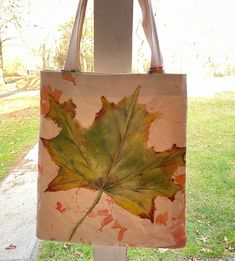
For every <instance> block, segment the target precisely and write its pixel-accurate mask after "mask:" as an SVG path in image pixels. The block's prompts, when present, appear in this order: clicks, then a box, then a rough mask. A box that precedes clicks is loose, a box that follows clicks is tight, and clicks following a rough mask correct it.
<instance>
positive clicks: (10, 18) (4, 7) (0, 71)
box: [0, 0, 21, 84]
mask: <svg viewBox="0 0 235 261" xmlns="http://www.w3.org/2000/svg"><path fill="white" fill-rule="evenodd" d="M20 9H21V6H20V0H1V1H0V10H1V13H0V84H1V83H6V81H5V77H4V56H3V53H4V52H3V47H4V44H5V43H6V42H7V41H9V40H11V39H13V37H14V34H16V31H17V30H16V29H19V28H20V20H21V15H20Z"/></svg>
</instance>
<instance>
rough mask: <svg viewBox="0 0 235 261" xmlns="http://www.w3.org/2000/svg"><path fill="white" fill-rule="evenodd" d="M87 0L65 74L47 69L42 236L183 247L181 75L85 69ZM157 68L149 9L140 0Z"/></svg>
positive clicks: (144, 0) (183, 95) (39, 225)
mask: <svg viewBox="0 0 235 261" xmlns="http://www.w3.org/2000/svg"><path fill="white" fill-rule="evenodd" d="M86 2H87V1H86V0H80V3H79V7H78V11H77V15H76V19H75V23H74V28H73V32H72V37H71V41H70V47H69V51H68V56H67V60H66V65H65V71H61V72H59V71H43V72H42V73H41V128H40V140H39V177H38V213H37V236H38V237H39V238H40V239H46V240H58V241H67V242H80V243H86V244H97V245H119V246H138V247H155V248H159V247H161V248H163V247H166V248H178V247H183V246H184V245H185V242H186V236H185V146H186V144H185V143H186V107H187V106H186V84H185V75H179V74H178V75H176V74H163V73H162V74H105V73H104V74H96V73H85V72H80V59H79V56H80V54H79V52H80V40H81V33H82V26H83V21H84V15H85V9H86ZM139 2H140V5H141V8H142V12H143V26H144V30H145V33H146V37H147V39H148V42H149V45H150V47H151V51H152V56H151V68H152V70H154V68H155V69H157V70H161V66H162V60H161V54H160V50H159V45H158V39H157V31H156V27H155V22H154V17H153V12H152V9H151V8H152V7H151V3H150V1H148V0H139Z"/></svg>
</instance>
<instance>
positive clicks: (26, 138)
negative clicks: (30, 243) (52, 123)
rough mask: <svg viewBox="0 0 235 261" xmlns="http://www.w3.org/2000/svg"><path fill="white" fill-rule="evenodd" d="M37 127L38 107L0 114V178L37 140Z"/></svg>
mask: <svg viewBox="0 0 235 261" xmlns="http://www.w3.org/2000/svg"><path fill="white" fill-rule="evenodd" d="M0 105H2V103H0ZM38 127H39V115H38V108H35V107H34V108H25V109H23V110H18V111H16V112H8V113H2V114H0V133H1V135H0V180H1V179H3V178H4V177H5V176H6V175H7V174H8V172H9V170H10V169H11V168H12V166H13V165H14V164H15V163H16V161H17V160H19V158H21V157H22V156H23V155H24V154H25V153H26V152H27V151H28V149H29V148H30V147H32V146H33V145H34V144H35V143H36V142H37V138H38Z"/></svg>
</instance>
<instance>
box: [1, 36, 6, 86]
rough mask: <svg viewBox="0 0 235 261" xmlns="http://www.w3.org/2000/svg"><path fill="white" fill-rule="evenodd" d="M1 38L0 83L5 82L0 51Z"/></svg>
mask: <svg viewBox="0 0 235 261" xmlns="http://www.w3.org/2000/svg"><path fill="white" fill-rule="evenodd" d="M2 43H3V41H2V39H0V84H6V80H5V76H4V63H3V51H2Z"/></svg>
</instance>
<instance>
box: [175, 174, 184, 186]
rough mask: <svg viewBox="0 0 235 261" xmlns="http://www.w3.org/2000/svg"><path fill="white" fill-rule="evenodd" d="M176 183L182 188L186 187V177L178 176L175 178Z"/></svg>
mask: <svg viewBox="0 0 235 261" xmlns="http://www.w3.org/2000/svg"><path fill="white" fill-rule="evenodd" d="M175 183H177V184H179V185H181V186H182V187H184V186H185V175H177V176H175Z"/></svg>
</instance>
